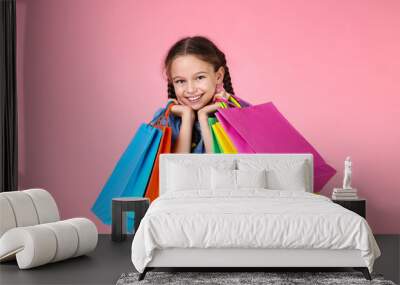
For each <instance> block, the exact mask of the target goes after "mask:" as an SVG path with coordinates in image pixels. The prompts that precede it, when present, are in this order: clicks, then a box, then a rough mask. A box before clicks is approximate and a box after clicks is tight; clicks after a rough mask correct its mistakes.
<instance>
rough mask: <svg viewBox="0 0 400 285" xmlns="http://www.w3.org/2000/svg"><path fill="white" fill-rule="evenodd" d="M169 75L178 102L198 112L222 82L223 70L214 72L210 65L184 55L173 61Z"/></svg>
mask: <svg viewBox="0 0 400 285" xmlns="http://www.w3.org/2000/svg"><path fill="white" fill-rule="evenodd" d="M170 74H171V81H172V84H173V86H174V89H175V94H176V98H177V100H178V102H179V103H181V104H183V105H186V106H189V107H191V108H192V109H193V110H195V111H198V110H200V109H201V108H203V107H204V106H206V105H208V104H209V103H210V101H211V100H212V98H213V96H214V95H215V91H216V86H217V84H221V83H222V81H223V78H224V68H223V67H220V68H219V69H218V70H217V71H216V72H215V71H214V67H213V65H212V64H210V63H208V62H206V61H203V60H201V59H199V58H197V57H196V56H193V55H184V56H178V57H177V58H175V59H174V60H173V62H172V64H171V70H170Z"/></svg>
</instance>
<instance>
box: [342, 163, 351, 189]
mask: <svg viewBox="0 0 400 285" xmlns="http://www.w3.org/2000/svg"><path fill="white" fill-rule="evenodd" d="M351 172H352V170H351V158H350V156H348V157H346V160H345V161H344V175H343V189H352V188H351Z"/></svg>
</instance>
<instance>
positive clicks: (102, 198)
mask: <svg viewBox="0 0 400 285" xmlns="http://www.w3.org/2000/svg"><path fill="white" fill-rule="evenodd" d="M161 136H162V132H161V130H160V129H157V128H155V127H153V126H152V125H151V124H142V125H141V126H140V127H139V129H138V131H137V132H136V134H135V136H134V137H133V139H132V141H131V142H130V144H129V145H128V147H127V148H126V150H125V152H124V153H123V154H122V156H121V158H120V159H119V161H118V162H117V164H116V166H115V168H114V170H113V172H112V173H111V175H110V177H109V178H108V180H107V182H106V184H105V185H104V187H103V190H102V191H101V192H100V194H99V196H98V197H97V200H96V202H95V203H94V205H93V207H92V212H93V213H94V214H95V215H96V216H97V217H98V218H99V219H100V220H101V221H102V222H103V223H104V224H107V225H110V224H111V205H112V199H113V198H117V197H127V196H130V197H143V196H144V192H145V190H146V187H147V183H148V180H149V178H150V174H151V171H152V169H153V164H154V161H155V158H156V155H157V150H158V147H159V144H160V141H161ZM129 218H132V215H129ZM129 220H131V219H129ZM131 223H132V221H130V222H129V224H128V228H131V226H132V225H131Z"/></svg>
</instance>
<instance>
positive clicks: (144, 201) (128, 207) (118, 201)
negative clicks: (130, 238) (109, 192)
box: [111, 197, 150, 241]
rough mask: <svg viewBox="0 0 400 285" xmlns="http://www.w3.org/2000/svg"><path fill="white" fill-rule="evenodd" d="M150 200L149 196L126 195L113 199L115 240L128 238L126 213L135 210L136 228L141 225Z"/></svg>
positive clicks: (113, 236) (112, 236)
mask: <svg viewBox="0 0 400 285" xmlns="http://www.w3.org/2000/svg"><path fill="white" fill-rule="evenodd" d="M149 205H150V200H149V199H148V198H139V197H124V198H114V199H112V233H111V239H112V240H113V241H123V240H125V239H126V214H127V212H134V217H135V223H134V230H135V233H136V230H137V229H138V227H139V224H140V221H141V220H142V219H143V217H144V215H145V214H146V211H147V209H148V208H149Z"/></svg>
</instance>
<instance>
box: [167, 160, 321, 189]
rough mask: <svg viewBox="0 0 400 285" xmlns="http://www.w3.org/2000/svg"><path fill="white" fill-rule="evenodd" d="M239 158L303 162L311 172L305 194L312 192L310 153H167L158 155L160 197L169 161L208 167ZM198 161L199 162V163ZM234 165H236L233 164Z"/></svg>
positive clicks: (312, 172)
mask: <svg viewBox="0 0 400 285" xmlns="http://www.w3.org/2000/svg"><path fill="white" fill-rule="evenodd" d="M240 158H246V159H249V158H250V159H251V158H256V159H257V158H262V159H267V160H268V159H271V161H277V160H278V161H279V160H284V161H287V160H296V161H298V160H304V161H306V162H307V164H308V166H309V169H310V170H311V171H307V173H308V176H309V177H308V179H307V181H308V182H309V183H308V185H307V189H306V191H307V192H311V193H312V192H314V190H313V189H314V185H313V181H314V175H313V174H314V171H313V169H314V166H313V155H312V154H310V153H301V154H265V153H255V154H194V153H190V154H186V153H185V154H178V153H173V154H172V153H168V154H161V155H160V195H162V194H164V193H165V191H166V190H165V188H166V187H165V186H166V185H167V184H166V182H167V179H168V177H167V166H168V162H169V161H172V160H173V161H175V160H177V159H178V160H180V159H184V160H187V159H190V160H200V161H201V162H207V164H208V163H209V164H210V165H212V164H213V163H215V162H216V161H218V160H221V159H223V160H225V161H226V160H232V161H236V160H238V159H240ZM200 161H199V162H200ZM235 165H236V164H235Z"/></svg>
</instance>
